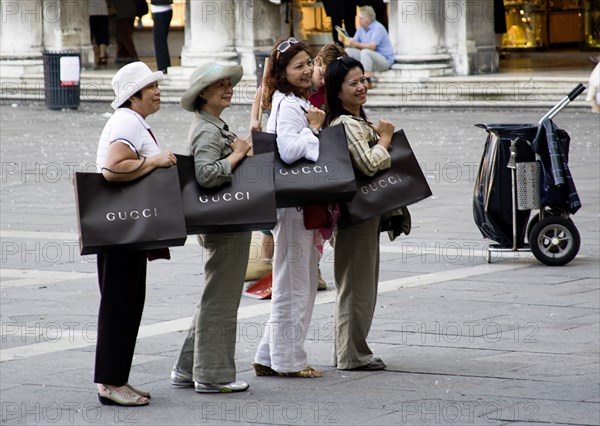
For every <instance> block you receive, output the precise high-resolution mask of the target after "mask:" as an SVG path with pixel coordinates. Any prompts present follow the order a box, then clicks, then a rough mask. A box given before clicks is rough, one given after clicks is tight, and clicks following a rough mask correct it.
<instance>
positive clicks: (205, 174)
mask: <svg viewBox="0 0 600 426" xmlns="http://www.w3.org/2000/svg"><path fill="white" fill-rule="evenodd" d="M241 78H242V67H241V66H239V65H235V66H223V65H219V64H217V63H214V62H211V63H208V64H205V65H203V66H201V67H199V68H197V69H196V70H195V71H194V72H193V73H192V76H191V78H190V87H189V88H188V89H187V90H186V91H185V93H184V94H183V96H182V98H181V106H182V107H183V108H184V109H186V110H188V111H191V112H194V113H195V115H194V118H193V121H192V124H191V126H190V131H189V133H188V141H189V143H190V152H191V154H192V155H193V157H194V165H195V169H196V180H197V181H198V184H200V185H201V186H203V187H206V188H213V187H217V186H220V185H223V184H225V183H228V182H231V181H232V177H233V175H232V170H233V169H234V168H235V167H236V165H237V164H238V163H239V162H240V161H242V160H243V159H244V157H245V156H246V155H247V154H248V153H249V152H250V150H251V148H252V143H251V142H250V140H249V139H248V140H247V139H241V138H238V137H237V136H236V135H235V134H234V133H233V132H231V131H230V130H229V127H228V126H227V123H225V122H224V121H223V120H222V119H221V113H222V112H223V110H224V109H225V108H227V107H229V106H230V105H231V99H232V97H233V86H235V85H236V84H237V83H238V82H239V81H240V79H241ZM250 239H251V232H232V233H219V234H201V235H198V241H199V242H200V244H201V245H202V247H203V248H204V249H205V250H206V262H205V265H204V276H205V283H204V290H203V292H202V297H201V299H200V304H199V305H198V308H197V309H196V313H195V315H194V319H193V321H192V325H191V327H190V330H189V332H188V335H187V337H186V339H185V341H184V343H183V346H182V348H181V352H180V354H179V357H178V359H177V361H176V363H175V366H174V367H173V370H172V371H171V384H172V385H173V386H176V387H192V386H194V388H195V390H196V392H201V393H216V392H240V391H245V390H246V389H248V387H249V386H248V383H246V382H242V381H235V378H236V371H235V361H234V357H235V341H236V337H237V336H236V325H237V310H238V307H239V304H240V298H241V295H242V288H243V286H244V276H245V273H246V265H247V264H248V254H249V251H250Z"/></svg>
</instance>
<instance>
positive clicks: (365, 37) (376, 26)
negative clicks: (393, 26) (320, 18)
mask: <svg viewBox="0 0 600 426" xmlns="http://www.w3.org/2000/svg"><path fill="white" fill-rule="evenodd" d="M358 24H359V28H358V30H357V31H356V34H354V38H350V37H342V36H340V38H341V39H340V41H342V42H343V43H344V46H346V53H348V56H351V57H352V58H354V59H356V60H358V61H360V62H362V64H363V66H364V67H365V77H367V80H368V81H369V83H370V82H371V77H372V76H373V71H385V70H388V69H390V67H391V66H392V64H393V63H394V49H392V43H391V42H390V37H389V35H388V33H387V31H386V30H385V27H384V26H383V25H381V23H379V22H377V21H376V20H375V11H374V10H373V8H372V7H371V6H362V7H361V8H359V9H358Z"/></svg>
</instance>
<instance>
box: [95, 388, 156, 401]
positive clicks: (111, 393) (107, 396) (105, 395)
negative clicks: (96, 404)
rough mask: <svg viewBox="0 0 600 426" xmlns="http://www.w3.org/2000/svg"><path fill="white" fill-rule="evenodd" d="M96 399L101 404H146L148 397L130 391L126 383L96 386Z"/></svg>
mask: <svg viewBox="0 0 600 426" xmlns="http://www.w3.org/2000/svg"><path fill="white" fill-rule="evenodd" d="M98 399H99V400H100V403H101V404H102V405H120V406H142V405H148V402H149V401H148V398H146V397H144V396H141V395H139V394H137V393H136V392H134V391H132V390H131V389H130V388H129V387H128V386H127V385H123V386H120V387H113V389H111V388H109V387H108V386H107V385H102V384H101V385H99V386H98Z"/></svg>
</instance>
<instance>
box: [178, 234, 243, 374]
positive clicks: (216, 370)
mask: <svg viewBox="0 0 600 426" xmlns="http://www.w3.org/2000/svg"><path fill="white" fill-rule="evenodd" d="M251 235H252V233H251V232H235V233H224V234H203V235H198V240H199V242H200V244H201V245H202V247H204V254H205V258H206V263H205V265H204V274H205V280H204V291H203V292H202V297H201V299H200V304H199V305H198V308H197V309H196V313H195V314H194V319H193V320H192V325H191V326H190V329H189V331H188V335H187V337H186V339H185V341H184V342H183V347H182V348H181V352H180V354H179V358H178V359H177V362H176V363H175V367H177V368H178V369H179V370H181V371H183V372H186V373H190V372H192V373H193V374H192V375H193V378H194V381H196V382H200V383H230V382H233V381H235V360H234V358H235V341H236V333H237V311H238V307H239V305H240V298H241V297H242V289H243V287H244V275H245V274H246V267H247V265H248V253H249V251H250V239H251Z"/></svg>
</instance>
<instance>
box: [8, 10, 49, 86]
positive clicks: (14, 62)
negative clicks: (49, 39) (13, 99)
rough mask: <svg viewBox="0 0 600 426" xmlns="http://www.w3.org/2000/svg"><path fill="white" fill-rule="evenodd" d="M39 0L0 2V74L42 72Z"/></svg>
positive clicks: (9, 75)
mask: <svg viewBox="0 0 600 426" xmlns="http://www.w3.org/2000/svg"><path fill="white" fill-rule="evenodd" d="M42 16H43V15H42V0H21V1H1V2H0V22H1V25H0V75H1V76H2V78H3V79H4V78H9V77H21V76H22V75H23V74H24V73H29V72H42V55H41V51H42V49H43V24H42Z"/></svg>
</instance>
